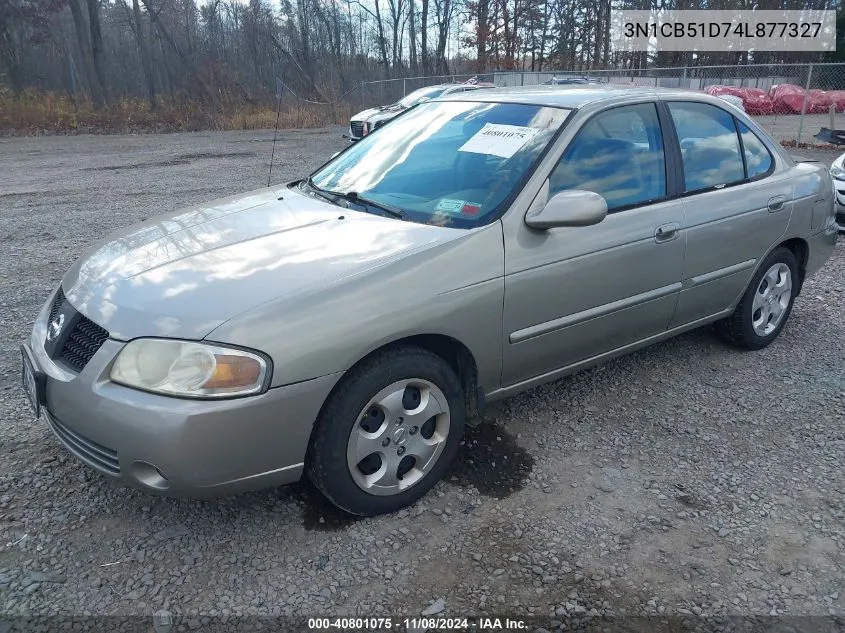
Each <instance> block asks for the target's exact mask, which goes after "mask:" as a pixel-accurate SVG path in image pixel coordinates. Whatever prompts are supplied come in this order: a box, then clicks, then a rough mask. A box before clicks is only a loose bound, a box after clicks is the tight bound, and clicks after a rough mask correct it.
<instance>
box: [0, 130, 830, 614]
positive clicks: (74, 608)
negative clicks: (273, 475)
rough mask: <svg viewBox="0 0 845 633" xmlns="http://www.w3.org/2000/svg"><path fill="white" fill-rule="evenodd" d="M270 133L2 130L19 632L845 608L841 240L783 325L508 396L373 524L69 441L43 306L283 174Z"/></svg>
mask: <svg viewBox="0 0 845 633" xmlns="http://www.w3.org/2000/svg"><path fill="white" fill-rule="evenodd" d="M813 132H815V130H813ZM340 134H341V130H340V129H331V130H322V131H320V130H311V131H288V132H283V133H281V134H280V142H279V144H278V145H277V147H276V158H277V166H276V168H275V169H276V170H275V171H274V174H275V177H274V180H276V181H281V180H283V179H285V178H292V177H294V176H296V175H301V174H305V173H306V172H307V171H309V170H311V169H312V168H314V167H316V166H317V165H319V164H320V163H321V162H322V161H323V160H325V159H326V158H328V157H329V156H330V155H331V154H332V153H333V152H334V151H336V150H337V149H340V148H341V147H343V143H344V141H343V140H342V139H341V137H340ZM271 139H272V132H247V133H224V134H175V135H168V136H155V135H151V136H109V137H92V136H79V137H65V138H59V137H53V138H40V139H9V140H0V257H2V260H0V326H2V339H0V414H2V415H0V630H3V622H2V620H3V619H4V618H3V617H2V614H6V616H7V618H6V619H7V620H9V619H10V618H13V617H14V616H20V615H26V614H41V615H48V614H54V615H56V614H58V615H74V614H75V615H81V614H97V615H107V614H109V615H131V614H137V615H141V616H144V617H145V618H149V617H151V614H152V613H153V612H154V611H156V610H158V609H162V608H165V609H169V610H170V611H171V612H173V613H174V614H180V615H186V616H188V619H187V620H184V621H183V624H184V625H185V627H190V628H202V627H203V625H205V624H207V623H208V622H209V621H210V620H209V619H208V618H210V617H211V616H221V615H225V616H229V615H244V616H255V615H264V616H267V615H287V616H290V615H327V614H335V615H337V614H358V615H366V616H371V615H372V616H378V615H380V616H385V615H391V614H392V615H394V616H395V615H397V614H400V613H401V614H407V615H412V614H419V613H420V612H421V611H422V610H423V609H425V608H426V607H429V606H430V605H432V603H435V602H436V601H437V600H438V599H440V598H442V599H443V600H444V601H445V608H444V609H443V610H442V611H440V613H439V614H440V615H448V616H461V615H464V616H465V615H470V614H485V613H487V614H496V615H505V614H507V615H519V616H529V615H536V616H538V618H543V619H542V620H541V619H537V620H535V621H533V623H534V624H536V626H541V625H542V626H543V627H544V628H545V629H553V628H556V627H558V626H563V623H567V624H568V625H577V624H578V623H579V622H584V621H585V619H588V618H589V617H590V616H595V615H599V614H602V615H617V616H618V615H622V614H628V615H638V616H642V615H645V616H652V617H657V616H661V617H662V616H673V617H674V616H677V617H680V618H683V617H692V616H694V615H701V614H703V615H708V616H719V617H721V616H728V615H740V616H747V615H752V614H754V615H763V616H767V615H769V614H772V615H784V614H786V615H795V616H809V615H816V616H830V615H835V616H837V617H839V618H840V619H839V620H838V624H837V620H835V619H824V620H812V622H813V624H812V628H814V630H821V627H822V625H823V624H824V626H828V625H829V626H832V627H837V626H840V625H842V624H843V623H845V619H842V618H845V587H843V580H842V579H843V574H845V569H843V566H845V496H843V495H845V474H844V473H843V466H842V465H843V463H845V345H843V342H844V340H843V327H842V318H843V314H844V313H845V311H844V310H843V308H845V292H843V284H842V281H843V279H845V247H843V246H842V244H841V243H840V245H839V246H838V248H837V250H836V253H835V255H834V257H833V259H832V260H831V261H830V262H829V263H828V265H827V267H826V268H825V269H824V270H823V271H822V272H821V273H820V274H819V275H817V276H816V277H815V278H814V279H812V280H810V281H809V282H808V283H807V285H806V286H805V288H804V291H803V294H802V296H801V297H800V298H799V299H798V301H797V303H796V305H795V309H794V311H793V313H792V317H791V319H790V321H789V323H788V324H787V327H786V328H785V330H784V331H783V333H782V335H781V337H780V338H779V340H778V341H777V342H776V343H775V344H773V345H772V346H771V347H769V348H767V349H766V350H763V351H760V352H755V353H740V352H737V351H735V350H733V349H730V348H728V347H726V346H724V345H723V344H722V343H720V342H719V341H718V340H717V339H716V338H715V337H714V336H713V334H712V332H711V331H710V330H709V329H707V328H705V329H702V330H700V331H696V332H692V333H690V334H687V335H685V336H682V337H680V338H678V339H675V340H672V341H669V342H666V343H662V344H659V345H656V346H654V347H652V348H650V349H647V350H644V351H641V352H638V353H635V354H633V355H630V356H628V357H625V358H622V359H618V360H616V361H613V362H611V363H609V364H607V365H605V366H603V367H600V368H597V369H594V370H591V371H587V372H585V373H582V374H579V375H576V376H573V377H571V378H568V379H564V380H560V381H557V382H555V383H552V384H549V385H546V386H544V387H541V388H538V389H534V390H532V391H530V392H528V393H525V394H523V395H520V396H517V397H513V398H510V399H508V400H505V401H503V402H502V403H499V404H498V405H497V406H495V407H494V408H492V409H491V410H490V411H489V412H488V413H487V415H486V417H485V420H484V423H483V425H482V426H481V427H479V428H477V429H474V430H473V431H472V432H471V433H470V436H469V438H468V441H467V444H466V447H465V451H464V456H463V459H462V460H461V462H460V463H459V464H458V465H457V466H456V467H455V468H454V471H453V473H452V475H451V477H450V478H449V479H448V480H447V481H445V482H442V483H441V484H439V485H438V486H437V488H436V489H435V491H434V493H433V494H430V495H428V496H427V497H426V498H425V499H423V500H422V501H421V502H420V503H418V504H417V505H416V506H414V507H412V508H411V509H410V510H407V511H403V512H400V513H399V514H397V515H393V516H385V517H380V518H377V519H368V520H350V519H348V518H346V517H344V516H341V515H339V514H338V513H337V512H335V511H334V510H332V509H331V508H329V507H327V506H326V505H325V503H323V502H321V500H320V498H319V497H318V496H316V495H315V493H314V492H313V491H312V489H311V488H310V487H309V486H308V485H305V484H301V485H297V486H292V487H289V488H284V489H278V490H269V491H265V492H259V493H254V494H249V495H243V496H238V497H234V498H226V499H221V500H217V501H208V502H199V501H184V500H173V499H165V498H157V497H153V496H150V495H147V494H143V493H140V492H135V491H131V490H126V489H122V488H116V487H114V486H112V485H111V484H110V483H109V482H108V481H107V480H106V479H105V478H103V477H101V476H99V475H96V474H93V473H92V472H90V471H89V469H88V468H86V467H85V466H83V465H81V464H79V463H78V462H77V461H76V460H75V459H73V458H72V457H69V456H68V455H67V454H66V452H65V450H64V449H63V448H61V447H60V445H59V444H58V442H57V440H55V439H54V438H53V437H52V436H51V434H50V433H49V432H48V429H47V427H46V424H45V423H44V422H43V420H42V421H41V422H40V423H35V422H34V420H33V418H32V415H31V414H30V411H29V409H28V407H27V405H26V403H25V400H24V397H23V395H22V393H21V392H20V390H19V388H18V381H19V363H20V361H19V356H18V344H19V342H20V341H23V340H25V339H26V338H27V337H28V334H29V331H30V327H31V323H32V320H33V318H34V315H35V313H36V311H37V309H38V308H39V306H40V305H41V303H42V302H43V300H44V298H45V297H46V295H47V294H48V292H50V290H51V289H52V288H53V287H55V285H56V284H57V283H58V281H59V279H60V277H61V275H62V273H63V271H64V270H65V269H66V267H67V266H68V265H70V264H71V262H72V261H73V260H74V258H75V257H76V256H77V254H78V253H80V252H81V250H82V249H83V248H84V247H85V246H86V245H87V244H89V243H90V242H91V241H93V240H95V239H98V238H100V237H102V236H104V235H105V234H106V233H108V232H109V231H110V230H112V229H115V228H117V227H122V226H125V225H127V224H129V223H131V222H134V221H137V220H140V219H142V218H146V217H148V216H150V215H153V214H156V213H158V212H162V211H166V210H169V209H171V208H173V207H179V206H181V205H185V204H187V203H190V202H194V201H198V200H206V199H211V198H214V197H217V196H222V195H224V194H230V193H234V192H238V191H244V190H248V189H251V188H257V187H259V186H262V185H263V184H266V182H267V163H268V159H269V154H270V142H271ZM802 153H804V154H806V153H807V152H802ZM818 156H819V157H820V158H822V159H824V160H827V161H830V160H832V158H833V155H831V154H827V153H821V154H818ZM441 606H444V605H440V604H435V605H434V608H433V609H432V610H434V611H436V610H437V609H438V608H439V607H441ZM9 621H12V620H9ZM144 622H146V623H148V624H149V623H151V620H144ZM256 622H257V621H256ZM629 622H630V621H629ZM652 622H653V623H654V625H653V626H651V625H650V628H651V629H652V630H654V629H655V628H656V626H657V624H656V622H657V620H653V621H652ZM796 622H797V624H795V627H796V629H797V630H808V628H811V627H810V624H809V623H810V622H811V620H809V619H808V620H798V621H796ZM241 623H246V621H245V620H243V621H241ZM667 626H671V622H670V624H669V625H667ZM108 628H109V627H108V626H103V627H102V630H106V629H108ZM674 630H677V629H674Z"/></svg>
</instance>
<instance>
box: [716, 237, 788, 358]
mask: <svg viewBox="0 0 845 633" xmlns="http://www.w3.org/2000/svg"><path fill="white" fill-rule="evenodd" d="M776 264H785V265H786V266H788V267H789V272H790V274H791V277H792V290H791V294H790V298H789V305H788V306H787V307H786V309H785V312H784V314H783V316H782V317H781V320H780V322H779V323H778V324H777V327H775V329H774V330H772V331H771V332H770V333H769V334H767V335H765V336H761V335H759V334H758V333H757V332H755V331H754V326H753V324H752V305H753V302H754V295H755V293H756V292H757V289H758V288H759V286H760V282H761V281H762V279H763V277H764V276H765V274H766V272H767V271H768V270H769V269H770V268H771V267H772V266H774V265H776ZM799 284H800V281H799V277H798V262H797V261H796V260H795V255H794V254H793V253H792V251H790V250H789V249H788V248H783V247H778V248H776V249H775V250H774V251H772V252H771V253H770V254H769V256H768V257H766V259H765V260H764V261H763V263H762V264H761V265H760V267H759V268H758V269H757V272H756V273H755V274H754V276H753V277H752V278H751V281H750V282H749V284H748V288H746V290H745V294H743V295H742V299H741V300H740V302H739V305H737V306H736V309H735V310H734V311H733V313H732V314H731V315H730V316H729V317H727V318H725V319H722V320H721V321H717V322H716V332H717V333H718V334H719V336H720V337H721V338H722V339H723V340H724V341H725V342H726V343H729V344H730V345H733V346H734V347H739V348H742V349H749V350H756V349H763V348H764V347H766V346H767V345H769V344H770V343H771V342H772V341H774V340H775V339H776V338H777V337H778V334H780V331H781V330H782V329H783V326H784V325H786V322H787V320H788V319H789V315H790V314H791V312H792V306H793V305H794V303H795V295H796V293H797V292H798V288H799Z"/></svg>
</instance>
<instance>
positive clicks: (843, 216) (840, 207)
mask: <svg viewBox="0 0 845 633" xmlns="http://www.w3.org/2000/svg"><path fill="white" fill-rule="evenodd" d="M830 175H831V177H832V178H833V188H834V189H835V190H836V224H837V225H838V226H839V232H840V233H845V154H842V155H841V156H840V157H839V158H837V159H836V160H835V161H833V164H831V166H830Z"/></svg>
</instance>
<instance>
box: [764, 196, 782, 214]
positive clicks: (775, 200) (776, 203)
mask: <svg viewBox="0 0 845 633" xmlns="http://www.w3.org/2000/svg"><path fill="white" fill-rule="evenodd" d="M784 202H786V196H773V197H771V198H769V204H768V207H769V212H770V213H774V212H775V211H780V210H781V209H783V203H784Z"/></svg>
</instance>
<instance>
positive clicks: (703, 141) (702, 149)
mask: <svg viewBox="0 0 845 633" xmlns="http://www.w3.org/2000/svg"><path fill="white" fill-rule="evenodd" d="M665 104H666V107H667V108H668V111H669V113H670V115H671V120H672V122H673V124H674V127H675V130H676V133H677V137H678V142H679V145H680V150H681V163H682V177H683V192H684V193H683V198H682V200H683V203H684V209H685V212H686V213H685V215H686V219H687V249H686V258H685V261H684V271H683V280H682V289H681V293H680V296H679V298H678V308H677V310H676V312H675V316H674V317H673V319H672V322H671V324H670V327H675V326H679V325H684V324H687V323H692V322H694V321H698V320H701V319H706V318H707V317H709V316H712V315H715V314H717V313H719V312H722V311H724V310H726V309H728V308H729V307H731V306H732V304H733V303H734V302H735V301H736V299H737V298H738V297H739V296H740V294H741V293H742V292H743V290H744V289H745V287H746V285H747V284H748V281H749V279H750V278H751V275H752V273H753V271H754V268H755V266H756V264H757V263H758V261H759V259H760V258H761V257H763V256H764V255H765V254H766V253H767V252H768V250H769V249H770V248H771V246H772V245H773V244H775V243H776V241H777V239H778V238H779V237H780V236H781V235H783V233H784V231H785V230H786V227H787V225H788V224H789V217H790V214H791V211H792V199H793V194H792V183H791V182H790V180H789V178H788V171H786V170H781V171H777V170H776V169H775V167H776V164H775V158H774V156H773V155H772V153H771V152H770V151H769V149H768V148H767V147H766V145H765V143H764V142H763V141H762V140H761V139H760V137H758V136H757V134H756V133H755V132H754V131H753V130H751V129H750V128H749V127H748V126H746V125H745V124H744V123H743V122H741V121H739V120H738V119H737V118H736V117H734V116H733V114H731V113H730V112H728V110H727V109H723V108H720V107H718V106H716V105H713V104H710V103H703V102H693V101H666V102H665Z"/></svg>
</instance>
